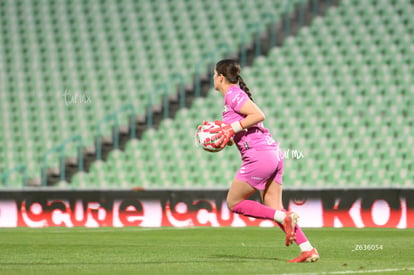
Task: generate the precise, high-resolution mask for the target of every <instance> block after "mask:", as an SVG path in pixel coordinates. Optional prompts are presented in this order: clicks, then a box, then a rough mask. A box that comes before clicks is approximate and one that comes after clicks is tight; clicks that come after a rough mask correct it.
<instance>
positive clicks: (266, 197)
mask: <svg viewBox="0 0 414 275" xmlns="http://www.w3.org/2000/svg"><path fill="white" fill-rule="evenodd" d="M214 88H215V89H216V90H217V91H219V92H220V93H221V94H222V95H223V96H224V111H223V121H216V122H215V123H216V124H218V125H219V126H220V127H219V128H215V129H212V130H210V132H212V133H217V135H216V138H218V140H217V142H216V146H217V147H224V146H226V145H227V144H229V145H231V144H232V143H235V144H236V146H237V148H238V149H239V151H240V154H241V157H242V165H241V166H240V169H239V171H238V172H237V173H236V176H235V178H234V180H233V182H232V184H231V187H230V189H229V192H228V194H227V205H228V207H229V209H230V210H231V211H233V212H235V213H238V214H242V215H245V216H249V217H254V218H259V219H268V220H274V221H276V222H277V223H278V225H279V226H280V228H281V229H282V230H283V231H284V232H285V233H286V241H285V244H286V246H289V245H290V244H292V242H293V241H295V242H296V243H297V244H298V245H299V247H300V249H301V251H302V252H301V254H300V255H299V256H298V257H296V258H295V259H293V260H290V261H289V262H315V261H317V260H318V259H319V254H318V252H317V251H316V249H315V248H313V247H312V245H311V244H310V242H309V241H308V240H307V238H306V236H305V234H304V233H303V231H302V230H301V229H300V227H299V226H298V225H297V219H298V215H297V214H296V213H294V212H286V211H285V210H284V209H283V204H282V175H283V157H280V156H281V155H282V154H280V153H279V152H280V151H279V144H278V143H277V142H275V141H274V140H273V138H272V136H271V135H270V133H269V130H268V129H267V128H265V127H264V126H263V120H264V119H265V115H264V114H263V112H262V111H261V110H260V108H259V107H258V106H257V105H256V104H255V103H254V102H253V98H252V94H251V93H250V90H249V88H247V86H246V84H245V83H244V81H243V79H242V77H241V76H240V65H239V64H238V63H237V62H236V61H235V60H231V59H224V60H221V61H219V62H218V63H217V64H216V66H215V70H214ZM256 190H259V192H260V195H261V198H262V202H263V203H264V204H261V203H259V202H256V201H252V200H247V198H248V197H249V196H250V195H252V194H253V193H255V192H256Z"/></svg>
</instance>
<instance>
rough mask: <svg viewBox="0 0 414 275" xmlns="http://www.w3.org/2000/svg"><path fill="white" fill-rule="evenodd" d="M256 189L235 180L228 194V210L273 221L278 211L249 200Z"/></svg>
mask: <svg viewBox="0 0 414 275" xmlns="http://www.w3.org/2000/svg"><path fill="white" fill-rule="evenodd" d="M254 192H256V189H254V188H253V187H252V186H250V185H249V184H248V183H247V182H245V181H242V180H238V179H234V180H233V182H232V184H231V186H230V189H229V192H228V194H227V199H226V201H227V206H228V208H229V209H230V210H231V211H233V212H235V213H237V214H242V215H245V216H249V217H254V218H258V219H268V220H273V219H274V216H275V212H276V210H275V209H273V208H270V207H268V206H265V205H263V204H261V203H259V202H257V201H252V200H248V199H247V198H248V197H250V196H251V195H252V194H253V193H254Z"/></svg>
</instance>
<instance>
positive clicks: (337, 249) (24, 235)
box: [0, 227, 414, 275]
mask: <svg viewBox="0 0 414 275" xmlns="http://www.w3.org/2000/svg"><path fill="white" fill-rule="evenodd" d="M305 233H306V234H307V235H308V237H309V239H310V241H311V242H312V244H313V245H314V246H315V247H317V249H318V251H319V254H320V255H321V260H320V261H319V262H317V263H311V264H292V263H286V260H288V259H291V258H294V257H296V256H297V255H298V254H299V249H298V247H297V246H296V245H294V246H292V247H285V246H284V235H283V234H282V232H281V231H280V230H279V229H278V228H257V227H245V228H230V227H223V228H211V227H198V228H186V229H176V228H159V229H145V228H132V227H130V228H97V229H87V228H41V229H29V228H16V229H0V249H1V250H0V251H1V252H0V273H1V274H73V273H78V274H164V275H165V274H286V273H288V274H300V273H305V274H306V273H308V274H351V273H352V271H361V272H365V273H369V270H376V271H377V272H376V273H375V274H381V273H384V274H413V273H414V262H413V255H414V230H412V229H405V230H399V229H369V228H365V229H334V228H323V229H305ZM368 245H377V248H378V250H368V249H369V248H373V247H371V246H368ZM380 246H382V249H380ZM356 248H359V249H362V250H355V249H356Z"/></svg>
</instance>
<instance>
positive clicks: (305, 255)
mask: <svg viewBox="0 0 414 275" xmlns="http://www.w3.org/2000/svg"><path fill="white" fill-rule="evenodd" d="M317 260H319V253H318V251H316V248H314V249H312V250H310V251H303V252H302V253H300V255H299V256H297V257H296V258H294V259H293V260H289V261H287V262H288V263H313V262H316V261H317Z"/></svg>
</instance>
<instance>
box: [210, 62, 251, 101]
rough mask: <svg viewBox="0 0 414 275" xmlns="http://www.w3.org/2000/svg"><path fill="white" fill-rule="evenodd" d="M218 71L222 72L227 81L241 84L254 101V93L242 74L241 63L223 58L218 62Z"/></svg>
mask: <svg viewBox="0 0 414 275" xmlns="http://www.w3.org/2000/svg"><path fill="white" fill-rule="evenodd" d="M216 71H217V73H218V74H222V75H223V76H224V77H225V78H226V79H227V81H229V82H230V83H232V84H237V83H238V84H239V86H240V89H242V90H243V91H244V92H245V93H246V94H247V95H248V96H249V98H250V100H251V101H253V96H252V93H251V92H250V90H249V88H248V87H247V85H246V83H245V82H244V80H243V78H242V77H241V76H240V64H239V63H238V62H237V61H236V60H233V59H223V60H220V61H219V62H217V64H216Z"/></svg>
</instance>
